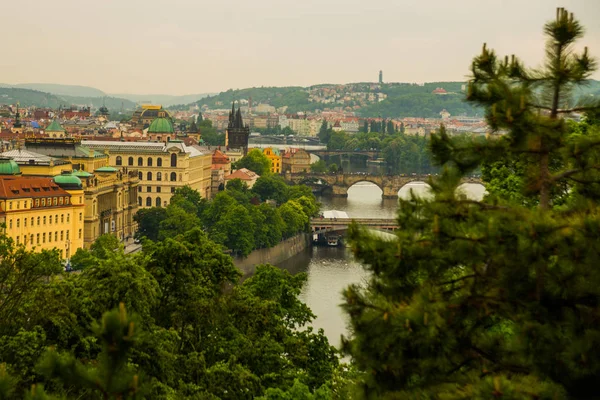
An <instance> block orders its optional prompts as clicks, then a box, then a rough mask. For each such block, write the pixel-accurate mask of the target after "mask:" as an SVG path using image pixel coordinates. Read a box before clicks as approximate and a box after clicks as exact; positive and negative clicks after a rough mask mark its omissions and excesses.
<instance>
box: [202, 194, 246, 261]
mask: <svg viewBox="0 0 600 400" xmlns="http://www.w3.org/2000/svg"><path fill="white" fill-rule="evenodd" d="M254 229H255V227H254V224H253V222H252V218H251V217H250V213H249V211H248V209H247V208H246V207H244V206H242V205H241V204H235V205H233V206H232V207H231V208H228V209H227V210H226V211H225V213H224V214H222V215H221V218H220V219H219V220H218V221H217V222H216V223H215V224H214V225H213V226H212V227H211V228H210V235H211V238H212V239H213V240H214V241H215V242H217V243H219V244H222V245H223V246H225V247H226V248H228V249H230V250H231V251H232V252H233V253H234V254H235V255H238V256H242V257H246V256H247V255H248V254H250V252H251V251H252V250H253V249H254Z"/></svg>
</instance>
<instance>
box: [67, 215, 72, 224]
mask: <svg viewBox="0 0 600 400" xmlns="http://www.w3.org/2000/svg"><path fill="white" fill-rule="evenodd" d="M70 219H71V214H67V224H68V223H69V220H70Z"/></svg>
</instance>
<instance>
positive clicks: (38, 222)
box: [37, 217, 40, 226]
mask: <svg viewBox="0 0 600 400" xmlns="http://www.w3.org/2000/svg"><path fill="white" fill-rule="evenodd" d="M37 226H40V217H38V220H37Z"/></svg>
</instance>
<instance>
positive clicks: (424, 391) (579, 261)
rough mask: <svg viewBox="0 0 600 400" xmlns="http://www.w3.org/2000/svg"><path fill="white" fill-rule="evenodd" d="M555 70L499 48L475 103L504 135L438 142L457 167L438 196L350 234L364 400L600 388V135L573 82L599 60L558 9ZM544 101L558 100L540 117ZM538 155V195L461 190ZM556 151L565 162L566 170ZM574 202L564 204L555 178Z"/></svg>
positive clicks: (480, 71) (475, 78) (573, 394)
mask: <svg viewBox="0 0 600 400" xmlns="http://www.w3.org/2000/svg"><path fill="white" fill-rule="evenodd" d="M544 30H545V33H546V35H547V37H548V42H547V48H546V61H545V63H544V67H543V68H542V69H539V70H535V71H530V70H528V69H526V68H525V67H524V66H523V65H522V64H521V62H520V61H518V60H517V59H516V58H511V59H508V58H506V59H498V58H497V57H496V55H495V53H494V52H493V51H491V50H489V49H487V48H486V47H485V46H484V48H483V51H482V53H481V55H480V56H478V57H476V58H475V59H474V61H473V63H472V77H471V80H470V82H469V91H468V97H467V99H468V101H470V102H473V103H475V104H477V105H479V106H481V107H483V108H485V110H486V119H487V122H488V124H489V125H490V127H492V129H494V131H495V132H499V131H503V132H506V134H505V135H490V137H489V138H483V137H457V138H451V137H449V136H448V135H447V134H446V133H445V130H444V129H441V130H440V132H439V134H436V135H433V136H432V137H431V144H430V146H431V150H432V152H433V156H434V159H435V161H436V162H437V163H439V164H440V165H442V166H443V169H442V175H441V176H440V177H439V178H437V179H432V180H431V186H432V191H433V193H434V196H435V197H434V198H433V199H431V200H426V199H420V198H411V199H409V200H400V208H399V213H398V223H399V225H400V227H401V229H399V230H398V231H397V240H396V241H394V242H385V241H382V240H379V239H375V238H373V237H371V236H370V235H368V234H367V233H366V232H364V231H362V230H361V229H359V228H358V227H357V226H354V227H352V228H351V229H350V237H351V240H352V247H353V251H354V253H355V255H356V257H357V258H358V259H360V260H363V261H364V262H365V265H367V268H368V269H369V270H370V271H371V278H370V281H369V283H368V284H367V285H364V286H362V287H359V286H357V285H354V286H351V287H349V288H348V289H347V290H346V291H345V293H344V296H345V304H344V308H345V310H346V311H347V312H348V314H349V317H350V325H351V331H352V332H353V336H352V337H351V338H350V339H345V340H344V342H343V350H344V352H345V353H346V354H348V355H351V356H352V358H353V360H355V362H356V364H357V366H358V368H360V369H361V370H363V371H365V372H367V374H366V375H365V378H364V381H363V382H362V383H361V384H360V385H359V394H360V396H361V397H363V398H375V397H382V398H412V397H423V398H448V399H466V398H481V399H484V398H486V399H487V398H498V397H502V398H506V399H523V398H528V399H533V398H536V399H566V398H595V397H598V396H600V390H599V389H598V386H597V385H596V377H597V376H598V375H599V374H600V350H598V349H600V326H599V325H598V323H597V320H596V316H597V315H598V314H599V312H600V311H599V310H600V301H599V300H598V299H600V273H599V272H598V268H597V260H598V259H599V258H600V246H599V245H598V243H599V241H598V233H597V232H598V230H597V229H599V228H600V219H599V218H598V217H597V215H598V214H597V213H598V210H599V204H598V200H599V199H600V192H599V191H598V190H597V187H598V184H599V183H600V173H599V172H598V160H600V152H599V151H598V149H597V146H598V145H600V132H598V131H593V130H592V132H587V133H586V134H585V135H574V136H569V134H568V129H567V124H566V123H565V121H564V119H563V116H564V115H568V114H569V113H570V112H572V111H574V110H588V109H590V110H596V109H599V108H600V104H599V103H598V102H596V103H595V104H587V105H581V106H569V105H568V104H572V103H571V102H570V101H569V98H568V93H569V90H567V89H570V88H572V87H574V86H576V85H578V84H581V83H584V82H585V80H586V79H587V78H588V77H589V75H590V73H591V71H593V69H594V66H595V63H594V61H593V60H592V59H590V58H589V56H588V55H587V50H585V51H584V52H583V53H582V54H576V53H575V52H574V51H573V50H572V48H571V46H572V44H573V43H574V42H575V40H576V39H577V38H579V37H580V36H581V35H582V28H581V26H580V25H579V23H578V22H577V21H576V20H575V19H574V18H573V16H572V15H570V14H568V13H567V12H566V11H565V10H563V9H559V10H558V12H557V17H556V20H555V21H552V22H549V23H548V24H546V26H545V29H544ZM540 110H543V112H541V111H540ZM522 154H529V155H531V164H530V165H528V166H527V168H526V170H525V172H524V173H523V179H524V182H525V184H526V185H527V186H528V187H529V188H530V193H531V196H535V197H537V201H536V205H534V206H531V207H523V206H522V205H516V204H514V202H513V203H511V202H508V201H504V200H503V199H498V198H496V199H494V200H493V201H489V202H477V201H471V200H468V199H464V198H461V197H459V196H457V195H456V194H455V190H456V188H457V186H458V185H459V184H460V179H461V178H462V177H463V176H465V175H468V174H470V173H472V172H473V171H474V170H476V168H478V167H480V166H481V165H482V163H484V162H486V163H493V162H496V161H500V160H503V159H508V160H514V159H517V158H518V157H519V156H520V155H522ZM553 161H560V162H556V165H557V166H559V167H557V169H556V170H553V169H552V168H551V165H552V162H553ZM565 183H566V184H568V185H569V187H570V188H571V191H572V193H573V198H572V199H569V201H568V202H566V203H565V204H563V205H561V206H560V207H558V206H557V205H556V204H553V202H552V193H553V189H555V188H556V187H557V186H561V185H564V184H565Z"/></svg>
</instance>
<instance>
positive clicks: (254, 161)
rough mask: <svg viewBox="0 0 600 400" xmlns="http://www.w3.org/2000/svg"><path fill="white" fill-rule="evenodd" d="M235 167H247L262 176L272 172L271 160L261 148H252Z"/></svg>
mask: <svg viewBox="0 0 600 400" xmlns="http://www.w3.org/2000/svg"><path fill="white" fill-rule="evenodd" d="M234 168H235V169H240V168H247V169H249V170H250V171H253V172H255V173H257V174H258V175H260V176H263V175H268V174H269V173H270V172H271V160H269V158H268V157H267V156H265V155H264V154H263V152H262V151H260V149H252V150H250V151H249V152H248V154H246V155H245V156H244V157H242V158H240V159H239V160H238V161H237V162H236V163H235V165H234Z"/></svg>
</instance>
